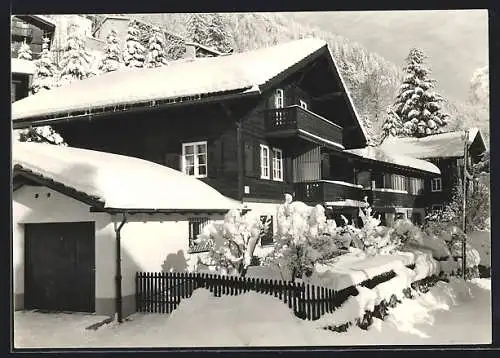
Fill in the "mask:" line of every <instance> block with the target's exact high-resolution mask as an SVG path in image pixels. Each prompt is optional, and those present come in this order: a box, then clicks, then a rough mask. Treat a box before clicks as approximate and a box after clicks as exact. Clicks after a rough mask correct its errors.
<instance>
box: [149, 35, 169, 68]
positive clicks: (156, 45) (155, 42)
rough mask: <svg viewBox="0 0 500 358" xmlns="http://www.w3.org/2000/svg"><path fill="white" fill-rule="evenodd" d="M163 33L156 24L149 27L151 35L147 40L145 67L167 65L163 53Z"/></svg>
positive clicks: (164, 46)
mask: <svg viewBox="0 0 500 358" xmlns="http://www.w3.org/2000/svg"><path fill="white" fill-rule="evenodd" d="M166 46H167V44H166V40H165V34H164V32H163V31H162V29H161V28H160V27H158V26H154V27H153V28H152V29H151V37H150V38H149V42H148V53H147V64H146V66H147V67H160V66H165V65H167V58H166V53H165V48H166Z"/></svg>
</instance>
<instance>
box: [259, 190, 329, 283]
mask: <svg viewBox="0 0 500 358" xmlns="http://www.w3.org/2000/svg"><path fill="white" fill-rule="evenodd" d="M276 219H277V220H276V221H277V233H276V238H275V241H276V244H275V246H274V248H273V251H272V252H271V253H270V254H269V255H268V256H267V257H266V258H265V260H264V262H265V263H266V264H268V265H271V266H277V267H278V269H279V270H280V272H281V275H282V277H283V278H284V279H285V276H288V279H290V280H292V281H293V280H295V279H296V278H302V277H303V275H306V276H310V275H311V274H312V272H313V270H314V265H315V263H316V262H318V261H322V260H323V259H326V258H331V257H332V256H335V254H336V253H337V252H338V247H337V244H336V242H335V240H334V239H333V238H332V237H331V235H333V234H334V233H335V229H336V225H335V222H334V221H333V220H331V221H328V220H327V219H326V215H325V208H324V207H323V206H321V205H316V206H314V207H311V206H308V205H306V204H304V203H303V202H300V201H295V202H292V196H291V195H290V194H286V195H285V203H284V204H282V205H280V206H279V207H278V215H277V218H276Z"/></svg>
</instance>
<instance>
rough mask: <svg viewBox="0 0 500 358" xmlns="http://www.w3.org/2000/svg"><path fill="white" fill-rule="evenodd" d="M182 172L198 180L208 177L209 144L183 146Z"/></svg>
mask: <svg viewBox="0 0 500 358" xmlns="http://www.w3.org/2000/svg"><path fill="white" fill-rule="evenodd" d="M182 172H183V173H184V174H187V175H190V176H194V177H196V178H205V177H206V176H207V142H194V143H183V144H182Z"/></svg>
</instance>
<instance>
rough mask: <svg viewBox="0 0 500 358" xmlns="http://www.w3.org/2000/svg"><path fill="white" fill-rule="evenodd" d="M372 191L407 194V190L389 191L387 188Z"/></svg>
mask: <svg viewBox="0 0 500 358" xmlns="http://www.w3.org/2000/svg"><path fill="white" fill-rule="evenodd" d="M372 191H382V192H388V193H400V194H408V191H407V190H397V189H389V188H373V189H372Z"/></svg>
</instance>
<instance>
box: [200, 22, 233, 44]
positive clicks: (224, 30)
mask: <svg viewBox="0 0 500 358" xmlns="http://www.w3.org/2000/svg"><path fill="white" fill-rule="evenodd" d="M207 32H208V33H207V35H208V37H207V41H206V43H203V42H202V43H203V44H204V45H206V46H210V47H212V48H214V49H216V50H218V51H220V52H222V53H228V52H231V51H232V49H233V46H232V44H231V42H232V38H231V36H230V32H229V31H228V26H227V21H226V19H225V18H224V17H223V15H221V14H210V17H209V24H208V31H207Z"/></svg>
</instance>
